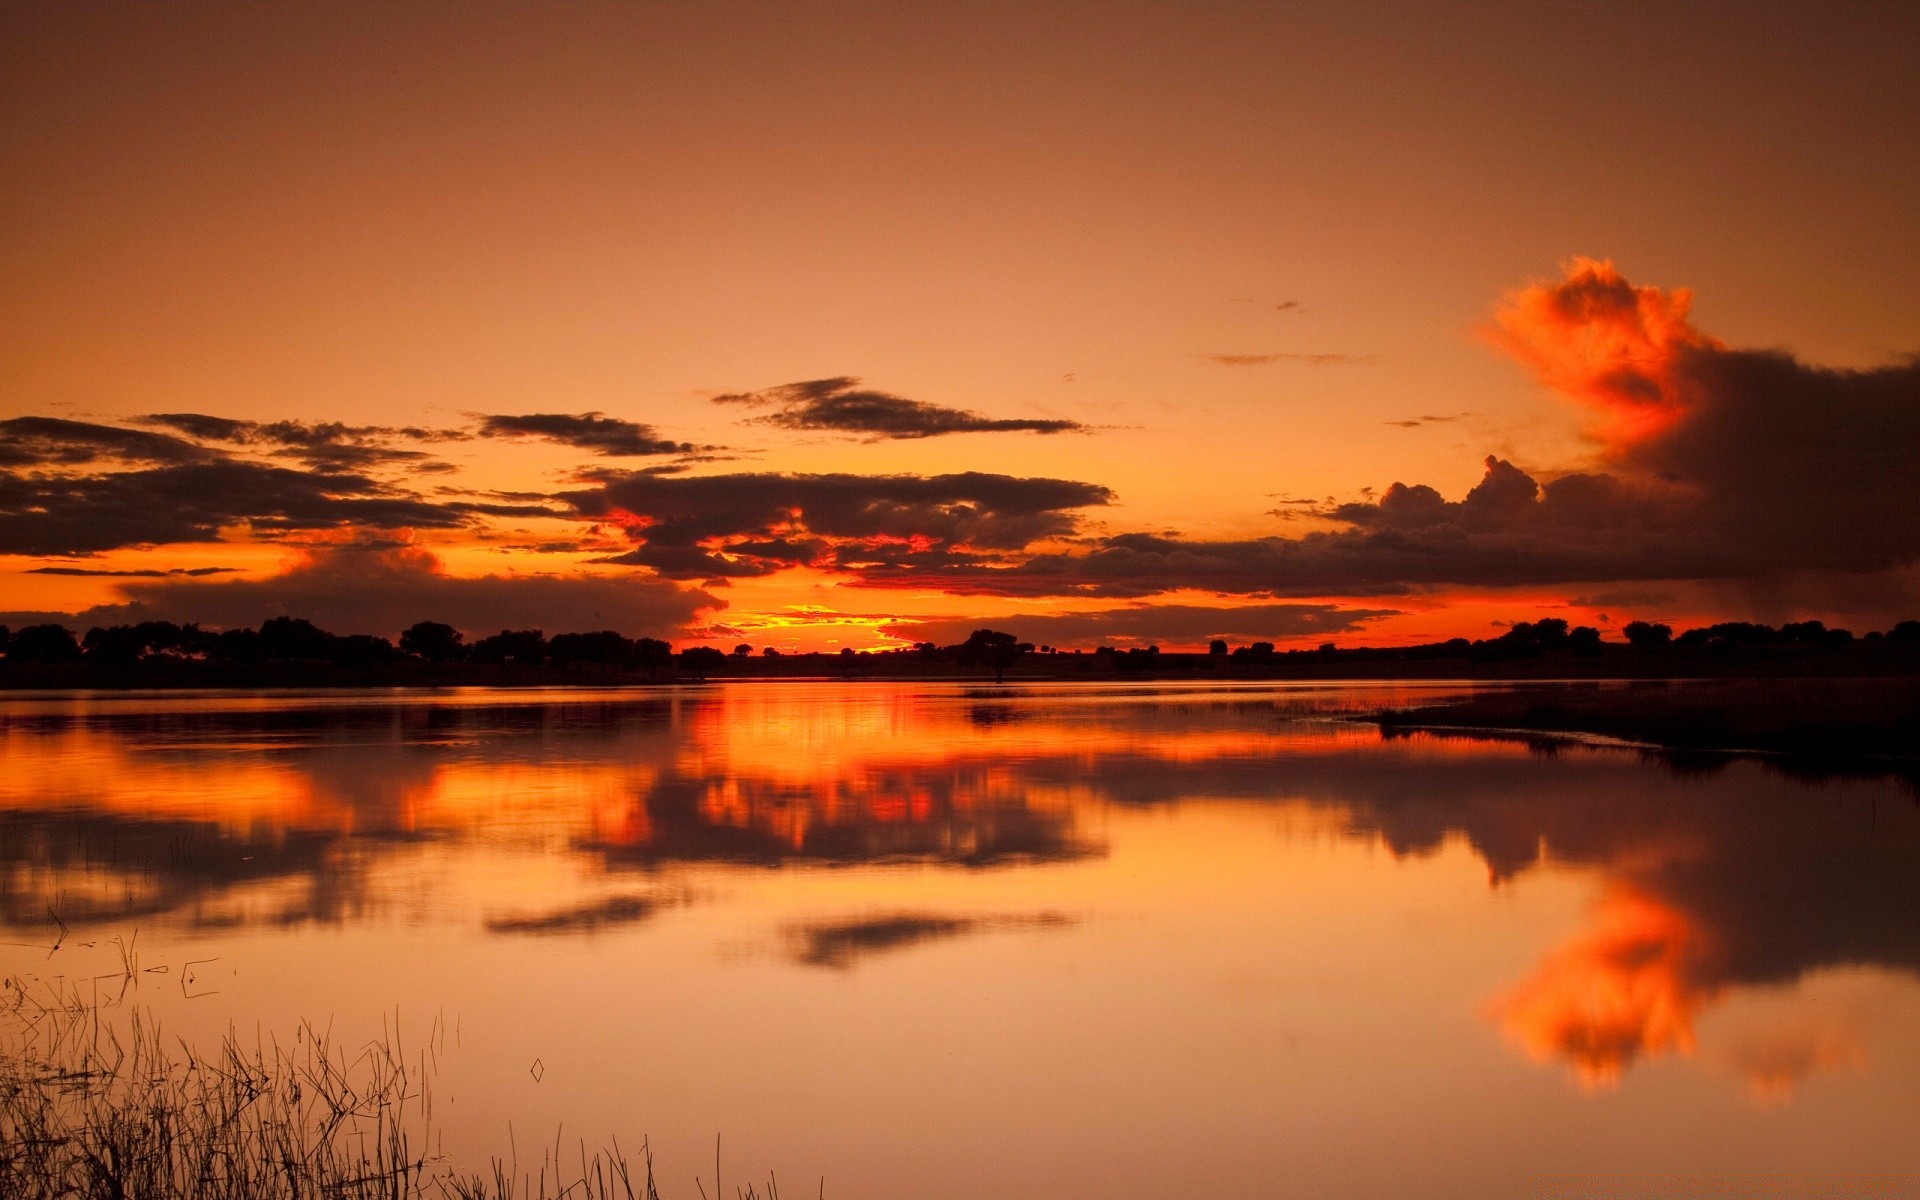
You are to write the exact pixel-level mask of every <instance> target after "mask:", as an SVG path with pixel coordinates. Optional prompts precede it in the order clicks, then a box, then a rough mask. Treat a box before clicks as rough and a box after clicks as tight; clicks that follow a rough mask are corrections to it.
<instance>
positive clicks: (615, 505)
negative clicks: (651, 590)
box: [558, 472, 1112, 579]
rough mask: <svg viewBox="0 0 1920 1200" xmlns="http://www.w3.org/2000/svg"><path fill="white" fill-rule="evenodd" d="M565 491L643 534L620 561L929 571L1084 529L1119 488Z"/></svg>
mask: <svg viewBox="0 0 1920 1200" xmlns="http://www.w3.org/2000/svg"><path fill="white" fill-rule="evenodd" d="M558 499H560V500H561V501H563V502H565V503H567V504H569V505H571V506H572V507H573V508H574V509H575V510H576V511H577V512H579V513H580V514H581V515H582V516H585V517H588V518H592V519H594V520H605V521H612V522H616V523H619V524H621V525H624V526H625V527H626V528H627V530H628V533H629V536H631V537H632V538H633V539H634V540H635V541H636V542H637V543H639V546H638V547H637V548H636V549H635V550H634V551H633V552H631V553H629V554H627V555H623V556H621V557H620V558H618V559H615V560H613V561H617V562H623V563H629V564H634V565H645V566H650V567H653V568H654V569H655V570H657V571H659V572H660V573H662V574H664V575H668V576H670V577H674V578H689V579H698V578H718V577H725V576H729V575H754V574H765V573H767V572H769V571H773V570H778V569H781V568H783V567H789V566H795V565H801V564H811V565H816V566H826V567H836V568H840V569H846V570H851V571H863V570H867V569H872V568H883V569H888V570H895V571H919V570H924V569H927V568H933V567H940V566H945V565H948V564H952V563H958V562H964V563H967V564H979V563H982V562H986V561H999V558H997V557H995V556H996V555H999V556H1004V555H1007V554H1012V553H1015V552H1021V551H1024V550H1026V549H1027V548H1028V547H1029V546H1031V545H1032V544H1034V543H1035V542H1039V541H1044V540H1045V539H1048V538H1056V537H1062V536H1066V535H1068V534H1071V533H1073V532H1075V531H1076V530H1077V528H1078V525H1079V518H1078V515H1077V510H1079V509H1082V508H1087V507H1090V506H1095V505H1103V504H1106V503H1108V502H1109V501H1110V500H1111V499H1112V493H1111V492H1110V491H1108V490H1107V489H1106V488H1104V487H1101V486H1099V485H1097V484H1090V483H1076V482H1073V481H1071V480H1065V479H1046V478H1019V477H1015V476H1010V475H992V474H984V473H981V472H965V473H962V474H954V475H935V476H923V475H849V474H828V475H798V474H779V473H770V472H769V473H740V474H729V475H700V476H689V477H682V476H660V475H648V474H644V473H639V472H618V473H609V474H606V475H603V476H602V477H601V478H600V481H599V486H597V487H595V488H593V489H591V490H585V491H575V492H568V493H564V494H562V495H561V496H560V497H558ZM983 552H985V553H983ZM723 555H724V556H727V557H722V556H723Z"/></svg>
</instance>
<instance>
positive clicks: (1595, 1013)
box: [1490, 886, 1720, 1088]
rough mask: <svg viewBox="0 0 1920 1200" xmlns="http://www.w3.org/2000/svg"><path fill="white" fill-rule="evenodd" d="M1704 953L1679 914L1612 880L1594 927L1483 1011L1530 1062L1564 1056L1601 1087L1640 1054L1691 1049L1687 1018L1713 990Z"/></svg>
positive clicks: (1701, 939) (1702, 942)
mask: <svg viewBox="0 0 1920 1200" xmlns="http://www.w3.org/2000/svg"><path fill="white" fill-rule="evenodd" d="M1710 956H1711V950H1710V947H1709V945H1708V943H1707V940H1706V938H1705V936H1704V935H1703V934H1702V933H1701V931H1700V930H1699V928H1698V927H1697V926H1696V925H1695V924H1694V923H1693V922H1692V921H1691V920H1689V919H1688V917H1687V915H1686V914H1685V913H1682V912H1680V911H1679V910H1677V909H1675V908H1673V907H1671V906H1669V905H1667V904H1664V903H1661V902H1660V901H1658V900H1654V899H1652V898H1650V897H1647V896H1644V895H1641V894H1640V893H1638V892H1635V891H1633V890H1631V889H1629V888H1626V887H1619V886H1616V887H1614V888H1613V889H1611V890H1609V891H1608V892H1607V894H1606V895H1605V897H1603V898H1602V900H1601V902H1600V905H1599V908H1598V910H1597V912H1596V919H1595V921H1594V924H1593V926H1592V927H1591V928H1590V929H1589V930H1587V931H1586V932H1585V933H1582V934H1581V935H1579V936H1578V937H1576V938H1574V939H1573V940H1572V941H1570V942H1568V943H1566V944H1565V945H1563V946H1561V947H1560V948H1559V949H1558V950H1556V951H1555V952H1554V953H1553V954H1552V955H1551V956H1549V957H1548V959H1547V960H1546V962H1544V963H1543V964H1541V967H1540V969H1539V970H1538V971H1536V972H1535V973H1534V974H1533V976H1532V977H1531V978H1529V979H1527V980H1524V981H1523V982H1521V983H1520V984H1518V985H1516V986H1515V987H1514V988H1512V989H1511V990H1510V991H1508V992H1506V993H1505V994H1504V995H1502V996H1500V997H1499V998H1497V999H1496V1000H1495V1001H1494V1003H1493V1005H1492V1008H1491V1013H1490V1015H1491V1016H1492V1018H1493V1019H1494V1020H1495V1021H1496V1022H1498V1024H1499V1025H1500V1027H1501V1028H1502V1029H1503V1030H1504V1031H1505V1032H1506V1034H1507V1036H1508V1037H1510V1038H1512V1039H1513V1040H1514V1041H1515V1042H1517V1043H1518V1044H1519V1045H1520V1046H1521V1047H1522V1048H1523V1049H1524V1050H1526V1052H1527V1053H1528V1054H1529V1055H1530V1056H1532V1057H1533V1058H1534V1059H1536V1060H1537V1061H1540V1062H1551V1061H1554V1060H1556V1059H1558V1060H1561V1061H1564V1062H1566V1063H1568V1064H1569V1065H1571V1066H1572V1068H1573V1071H1574V1074H1575V1076H1576V1077H1577V1078H1578V1079H1579V1081H1580V1083H1581V1084H1582V1085H1583V1086H1585V1087H1589V1088H1599V1087H1609V1086H1611V1085H1613V1084H1614V1083H1616V1082H1618V1081H1619V1078H1620V1072H1621V1070H1622V1069H1623V1068H1625V1067H1626V1066H1627V1065H1629V1064H1631V1063H1632V1062H1634V1061H1635V1060H1637V1059H1639V1058H1642V1057H1645V1056H1649V1055H1662V1054H1668V1053H1672V1052H1676V1051H1677V1052H1680V1053H1691V1052H1692V1050H1693V1047H1694V1033H1693V1021H1694V1016H1695V1014H1696V1013H1697V1012H1698V1011H1699V1010H1700V1008H1701V1007H1703V1006H1704V1005H1706V1004H1707V1003H1709V1002H1711V1001H1712V1000H1713V999H1714V997H1715V996H1717V995H1718V994H1719V991H1720V988H1719V985H1718V984H1717V983H1714V982H1712V981H1711V980H1710V979H1709V978H1708V976H1707V971H1706V963H1707V960H1708V959H1709V958H1710Z"/></svg>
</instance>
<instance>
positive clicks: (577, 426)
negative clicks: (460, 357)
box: [480, 412, 707, 458]
mask: <svg viewBox="0 0 1920 1200" xmlns="http://www.w3.org/2000/svg"><path fill="white" fill-rule="evenodd" d="M480 436H481V437H495V438H500V437H504V438H518V437H536V438H544V439H546V440H547V441H550V442H559V443H560V444H562V445H565V446H574V447H577V448H579V449H581V450H590V451H592V452H593V453H595V454H604V455H607V456H608V457H613V458H642V457H646V456H649V455H655V454H691V453H694V452H695V451H697V450H701V449H706V448H707V447H700V446H695V445H693V444H692V443H690V442H675V441H669V440H668V439H666V438H662V437H661V436H659V434H658V433H657V432H655V430H654V428H653V426H651V425H642V424H640V423H639V422H637V421H623V420H621V419H620V418H618V417H609V416H605V415H603V414H601V413H597V412H588V413H526V414H524V415H521V416H505V415H492V416H483V417H482V418H481V421H480Z"/></svg>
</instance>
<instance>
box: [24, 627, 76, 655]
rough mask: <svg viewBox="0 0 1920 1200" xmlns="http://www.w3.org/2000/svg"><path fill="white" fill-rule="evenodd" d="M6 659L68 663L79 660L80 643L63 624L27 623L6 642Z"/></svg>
mask: <svg viewBox="0 0 1920 1200" xmlns="http://www.w3.org/2000/svg"><path fill="white" fill-rule="evenodd" d="M7 661H8V662H16V663H69V662H79V661H80V643H79V642H76V641H74V640H73V631H72V630H71V629H68V628H67V627H66V626H65V625H29V626H27V627H26V628H25V629H22V630H20V631H18V632H17V633H15V634H14V635H13V637H12V638H10V639H9V640H8V642H7Z"/></svg>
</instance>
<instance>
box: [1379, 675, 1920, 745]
mask: <svg viewBox="0 0 1920 1200" xmlns="http://www.w3.org/2000/svg"><path fill="white" fill-rule="evenodd" d="M1377 717H1378V720H1379V722H1380V725H1381V727H1382V728H1383V729H1384V730H1386V731H1387V732H1389V733H1392V732H1395V731H1401V730H1411V729H1436V728H1439V729H1469V730H1485V731H1495V730H1522V731H1532V732H1548V733H1583V734H1598V735H1601V736H1605V737H1614V738H1621V739H1624V740H1627V741H1632V742H1642V743H1646V744H1648V745H1653V746H1661V747H1665V748H1668V749H1673V750H1710V751H1730V752H1739V751H1749V752H1763V753H1771V754H1786V755H1800V756H1810V757H1811V756H1817V757H1836V758H1837V757H1865V756H1878V757H1893V758H1899V759H1911V760H1920V679H1917V678H1914V677H1913V676H1903V677H1893V678H1853V679H1707V680H1686V681H1671V682H1634V683H1626V684H1612V685H1605V686H1602V685H1595V684H1562V685H1554V686H1540V687H1519V688H1514V689H1512V690H1508V691H1499V692H1489V693H1487V694H1484V695H1478V696H1472V697H1469V698H1466V699H1457V700H1447V701H1442V702H1439V703H1435V704H1432V705H1427V706H1422V707H1419V708H1413V709H1401V710H1392V711H1387V712H1382V713H1379V714H1377Z"/></svg>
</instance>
